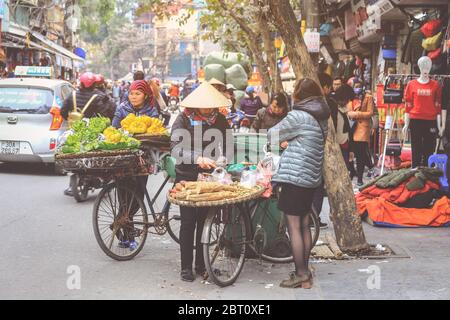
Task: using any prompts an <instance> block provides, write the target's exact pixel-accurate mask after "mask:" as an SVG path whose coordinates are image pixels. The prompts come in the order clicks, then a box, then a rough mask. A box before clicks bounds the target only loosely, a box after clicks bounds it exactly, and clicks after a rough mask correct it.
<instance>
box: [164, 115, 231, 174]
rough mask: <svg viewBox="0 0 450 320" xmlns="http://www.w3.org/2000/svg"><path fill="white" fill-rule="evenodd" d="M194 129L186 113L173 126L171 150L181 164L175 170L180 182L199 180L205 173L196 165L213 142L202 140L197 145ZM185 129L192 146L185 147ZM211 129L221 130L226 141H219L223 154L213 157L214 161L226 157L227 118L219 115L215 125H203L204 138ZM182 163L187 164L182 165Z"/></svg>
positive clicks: (202, 133) (179, 116)
mask: <svg viewBox="0 0 450 320" xmlns="http://www.w3.org/2000/svg"><path fill="white" fill-rule="evenodd" d="M194 128H195V126H193V125H192V124H191V120H190V119H189V117H187V116H186V114H185V113H181V114H179V115H178V117H177V119H176V120H175V122H174V124H173V125H172V138H171V140H172V141H171V150H172V156H174V157H175V158H177V163H179V164H177V166H176V168H175V169H176V173H177V180H178V181H180V180H188V181H189V180H191V181H192V180H197V176H198V174H199V173H201V172H204V171H203V170H201V169H200V168H199V166H198V165H196V164H195V163H196V161H197V159H198V157H201V156H203V152H204V151H205V149H206V147H208V145H210V144H211V141H208V140H206V139H202V141H201V142H199V141H197V143H195V141H194ZM183 129H184V130H187V132H188V133H189V139H190V142H191V144H190V146H189V145H187V146H185V144H186V140H185V139H187V138H186V137H185V135H184V132H186V131H184V130H183ZM209 129H217V130H219V131H220V132H221V134H222V137H223V138H224V141H219V143H220V145H221V147H222V154H214V155H213V156H214V157H213V158H214V160H217V159H218V158H219V157H220V156H222V155H223V156H226V136H227V129H229V125H228V122H227V120H226V118H225V116H223V115H222V114H220V113H219V115H218V117H217V120H216V123H215V124H214V125H212V126H208V125H203V126H202V128H201V136H202V137H203V136H204V134H205V132H206V131H207V130H209ZM231 141H233V140H231ZM207 156H208V155H207ZM182 161H183V162H185V163H181V162H182Z"/></svg>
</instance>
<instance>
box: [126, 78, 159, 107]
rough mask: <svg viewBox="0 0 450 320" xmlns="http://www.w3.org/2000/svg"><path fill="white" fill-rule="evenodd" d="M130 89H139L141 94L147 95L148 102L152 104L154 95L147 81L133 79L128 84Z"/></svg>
mask: <svg viewBox="0 0 450 320" xmlns="http://www.w3.org/2000/svg"><path fill="white" fill-rule="evenodd" d="M132 90H137V91H140V92H142V93H143V94H145V95H146V96H147V101H148V103H149V104H151V105H154V98H155V97H154V94H153V91H152V88H151V87H150V85H149V84H148V82H147V81H144V80H137V81H134V82H133V83H132V84H131V86H130V91H132Z"/></svg>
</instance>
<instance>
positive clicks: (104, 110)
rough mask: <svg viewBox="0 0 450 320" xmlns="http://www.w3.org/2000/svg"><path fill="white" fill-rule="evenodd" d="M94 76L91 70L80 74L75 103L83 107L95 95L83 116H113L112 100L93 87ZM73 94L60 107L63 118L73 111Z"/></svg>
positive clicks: (68, 190) (70, 193) (78, 106)
mask: <svg viewBox="0 0 450 320" xmlns="http://www.w3.org/2000/svg"><path fill="white" fill-rule="evenodd" d="M95 83H96V77H95V74H93V73H92V72H86V73H83V74H82V75H81V76H80V88H79V89H78V90H77V91H76V103H77V108H78V109H83V108H84V106H85V105H86V104H87V103H88V101H89V100H91V98H92V97H93V96H94V95H96V97H95V99H94V100H93V101H92V103H91V104H90V106H89V108H88V109H87V110H86V111H85V113H84V117H85V118H93V117H96V116H103V117H107V118H110V119H111V120H112V119H113V118H114V113H115V111H116V107H115V104H114V101H112V100H111V99H110V98H109V97H108V96H107V95H105V94H104V93H102V92H101V91H99V90H98V89H97V88H95ZM73 103H74V102H73V95H70V96H68V97H67V98H66V100H65V101H64V103H63V107H62V108H61V116H62V117H63V118H64V120H66V121H67V120H68V118H69V113H70V112H72V111H73V107H74V105H73ZM64 194H65V195H67V196H72V195H73V193H72V189H71V188H70V186H69V188H68V189H66V190H65V191H64Z"/></svg>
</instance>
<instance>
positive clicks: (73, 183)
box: [70, 174, 89, 202]
mask: <svg viewBox="0 0 450 320" xmlns="http://www.w3.org/2000/svg"><path fill="white" fill-rule="evenodd" d="M70 188H71V189H72V194H73V197H74V198H75V200H76V201H77V202H84V201H86V200H87V197H88V193H89V186H88V185H87V184H85V182H84V179H82V178H80V176H79V175H78V174H73V175H71V176H70Z"/></svg>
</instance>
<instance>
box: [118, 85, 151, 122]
mask: <svg viewBox="0 0 450 320" xmlns="http://www.w3.org/2000/svg"><path fill="white" fill-rule="evenodd" d="M129 92H130V93H129V95H128V99H127V100H125V101H124V102H122V103H121V104H120V106H119V107H118V108H117V110H116V113H115V114H114V119H113V122H112V125H113V126H114V127H115V128H120V122H121V121H122V120H123V119H125V118H126V116H127V115H129V114H130V113H134V114H135V115H136V116H149V117H152V118H158V117H159V112H158V108H157V107H156V102H155V98H154V95H153V91H152V89H151V88H150V85H149V84H148V83H147V82H146V81H144V80H137V81H134V82H133V83H132V84H131V86H130V91H129Z"/></svg>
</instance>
